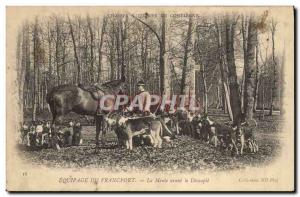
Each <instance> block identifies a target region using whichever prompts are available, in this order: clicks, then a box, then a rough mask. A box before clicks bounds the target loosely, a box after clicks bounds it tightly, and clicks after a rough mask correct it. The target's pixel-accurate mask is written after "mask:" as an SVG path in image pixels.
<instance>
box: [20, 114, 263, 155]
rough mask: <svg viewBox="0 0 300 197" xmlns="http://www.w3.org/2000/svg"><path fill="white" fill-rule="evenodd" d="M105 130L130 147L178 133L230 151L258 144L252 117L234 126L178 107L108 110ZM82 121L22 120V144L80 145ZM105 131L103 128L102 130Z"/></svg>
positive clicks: (158, 141) (158, 142)
mask: <svg viewBox="0 0 300 197" xmlns="http://www.w3.org/2000/svg"><path fill="white" fill-rule="evenodd" d="M104 120H105V125H106V127H104V128H105V129H106V130H114V132H115V134H116V136H117V138H118V145H119V147H125V148H126V149H129V150H132V149H133V147H134V146H138V145H150V146H153V147H156V148H162V144H163V141H166V143H170V142H171V141H172V140H174V139H175V138H178V137H179V136H181V135H186V136H189V137H191V138H193V139H197V140H199V141H201V142H203V143H206V144H207V145H210V146H213V147H215V148H221V149H225V150H226V151H227V150H228V151H231V153H232V154H234V155H235V154H237V155H239V154H241V155H242V154H244V152H245V151H247V152H250V153H256V152H257V151H258V144H257V142H256V140H255V137H254V135H253V134H254V130H255V128H256V126H257V123H256V121H255V120H253V121H249V122H243V123H241V125H240V126H233V125H232V123H231V122H227V123H220V122H217V121H214V120H212V119H211V118H210V117H208V116H207V115H205V114H204V115H201V114H200V113H198V114H193V113H190V112H188V111H177V112H176V113H173V114H167V115H166V114H165V115H160V116H154V115H150V116H142V117H140V116H126V115H124V114H120V113H111V114H108V115H107V116H105V117H104ZM81 133H82V125H81V124H80V122H73V121H71V122H69V123H68V124H67V125H65V126H57V125H52V126H51V125H50V122H48V121H47V122H33V123H31V124H23V127H22V131H21V141H22V144H26V145H27V146H29V147H33V148H34V147H43V148H56V149H60V148H61V147H70V146H80V145H82V142H83V139H82V134H81ZM103 133H105V132H103Z"/></svg>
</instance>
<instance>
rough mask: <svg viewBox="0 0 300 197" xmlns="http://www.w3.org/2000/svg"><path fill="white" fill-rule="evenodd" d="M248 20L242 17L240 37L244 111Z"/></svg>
mask: <svg viewBox="0 0 300 197" xmlns="http://www.w3.org/2000/svg"><path fill="white" fill-rule="evenodd" d="M247 30H248V22H247V19H245V17H244V16H243V17H242V37H243V55H244V69H243V79H242V85H241V109H242V111H243V112H244V113H245V89H246V84H245V72H246V71H245V67H246V66H245V65H246V64H247V61H248V60H247V58H248V56H247V42H248V41H247V39H248V31H247Z"/></svg>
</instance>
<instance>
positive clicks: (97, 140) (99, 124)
mask: <svg viewBox="0 0 300 197" xmlns="http://www.w3.org/2000/svg"><path fill="white" fill-rule="evenodd" d="M95 122H96V149H97V148H99V134H100V131H101V119H100V117H99V116H96V117H95Z"/></svg>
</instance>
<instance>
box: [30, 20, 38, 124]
mask: <svg viewBox="0 0 300 197" xmlns="http://www.w3.org/2000/svg"><path fill="white" fill-rule="evenodd" d="M38 44H39V41H38V21H37V19H36V21H35V24H34V27H33V99H32V121H36V107H37V90H38V80H37V74H38V72H37V69H38V68H37V67H38V65H37V64H38V58H39V57H38V55H39V54H38V51H39V50H38Z"/></svg>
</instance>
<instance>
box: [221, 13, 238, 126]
mask: <svg viewBox="0 0 300 197" xmlns="http://www.w3.org/2000/svg"><path fill="white" fill-rule="evenodd" d="M235 25H236V22H235V21H233V19H232V18H229V17H228V16H227V17H226V19H225V37H226V61H227V66H228V81H229V89H230V104H231V109H232V115H233V124H235V125H238V124H240V122H241V102H240V97H239V91H238V90H239V86H238V83H237V75H236V66H235V57H234V33H235Z"/></svg>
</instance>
